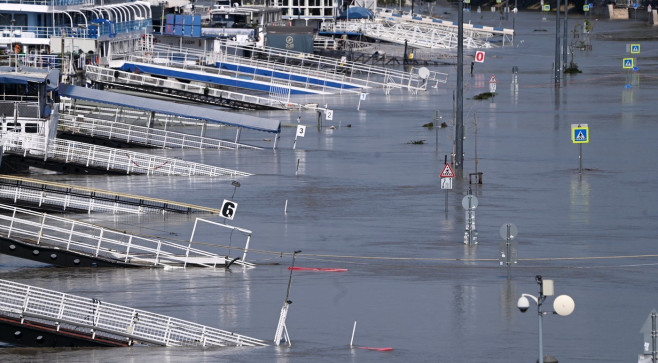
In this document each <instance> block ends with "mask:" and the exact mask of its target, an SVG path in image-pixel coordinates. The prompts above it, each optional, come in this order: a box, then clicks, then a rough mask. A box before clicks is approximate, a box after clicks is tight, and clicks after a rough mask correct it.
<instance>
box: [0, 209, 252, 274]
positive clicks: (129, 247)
mask: <svg viewBox="0 0 658 363" xmlns="http://www.w3.org/2000/svg"><path fill="white" fill-rule="evenodd" d="M0 236H2V237H4V238H7V239H11V240H21V241H29V243H33V244H35V245H43V246H45V247H56V248H59V249H60V250H65V251H71V252H74V253H78V254H84V255H86V256H94V257H98V258H103V259H105V260H114V261H120V262H123V263H131V264H137V265H142V266H145V267H149V266H152V267H186V266H187V265H188V264H190V265H192V264H193V265H195V266H202V267H209V268H215V267H217V266H222V267H223V266H224V265H225V264H227V263H228V262H229V261H227V260H228V258H227V257H226V256H220V255H218V254H215V253H211V252H207V251H203V250H200V249H197V248H192V247H191V244H192V242H191V241H190V242H189V243H188V244H187V245H183V244H178V243H174V242H170V241H163V240H161V239H155V238H145V237H141V236H137V235H133V234H130V233H126V232H123V231H116V230H112V229H109V228H105V227H101V226H98V225H94V224H91V223H85V222H81V221H77V220H75V219H69V218H64V217H60V216H55V215H51V214H47V213H38V212H34V211H32V210H29V209H23V208H18V207H14V206H10V205H5V204H0ZM247 241H248V240H247ZM247 248H248V247H245V251H244V254H245V256H246V253H247V251H246V250H247ZM51 257H52V256H51ZM55 258H57V256H55ZM235 264H238V265H242V266H245V267H250V268H251V267H254V265H253V264H251V263H248V262H246V261H244V259H243V260H242V261H235Z"/></svg>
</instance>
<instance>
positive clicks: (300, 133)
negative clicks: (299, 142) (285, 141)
mask: <svg viewBox="0 0 658 363" xmlns="http://www.w3.org/2000/svg"><path fill="white" fill-rule="evenodd" d="M304 135H306V126H304V125H297V136H299V137H304Z"/></svg>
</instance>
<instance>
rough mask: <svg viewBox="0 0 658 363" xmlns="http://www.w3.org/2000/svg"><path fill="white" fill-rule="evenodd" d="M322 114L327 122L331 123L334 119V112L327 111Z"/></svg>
mask: <svg viewBox="0 0 658 363" xmlns="http://www.w3.org/2000/svg"><path fill="white" fill-rule="evenodd" d="M324 114H325V116H326V118H327V121H331V120H333V119H334V110H327V111H325V112H324Z"/></svg>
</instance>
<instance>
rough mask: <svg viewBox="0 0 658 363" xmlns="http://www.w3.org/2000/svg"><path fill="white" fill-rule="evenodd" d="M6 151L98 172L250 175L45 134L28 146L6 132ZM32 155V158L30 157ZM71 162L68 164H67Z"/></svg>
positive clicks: (6, 152) (39, 162)
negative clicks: (49, 137)
mask: <svg viewBox="0 0 658 363" xmlns="http://www.w3.org/2000/svg"><path fill="white" fill-rule="evenodd" d="M2 142H3V147H4V154H5V155H14V156H17V157H22V158H23V159H26V161H29V160H31V161H32V162H33V164H34V163H38V164H40V165H43V166H44V167H45V166H46V164H47V163H59V164H60V165H62V168H63V170H68V169H74V168H75V167H76V166H78V167H79V168H83V169H86V170H94V171H96V172H111V173H125V174H147V175H169V176H172V175H179V176H192V175H195V176H198V175H203V176H230V177H236V176H247V175H251V174H250V173H245V172H241V171H237V170H231V169H226V168H220V167H217V166H212V165H207V164H201V163H195V162H190V161H185V160H181V159H175V158H169V157H164V156H159V155H151V154H145V153H140V152H135V151H130V150H125V149H115V148H110V147H104V146H99V145H93V144H87V143H83V142H77V141H70V140H63V139H60V138H54V139H50V140H49V139H48V138H47V137H46V136H38V137H35V136H33V137H32V143H33V144H35V145H36V146H34V147H31V148H25V147H24V145H23V140H22V138H21V137H20V135H16V136H15V135H13V134H12V133H6V134H4V135H2ZM28 159H29V160H28ZM69 165H70V166H71V168H69V167H68V166H69Z"/></svg>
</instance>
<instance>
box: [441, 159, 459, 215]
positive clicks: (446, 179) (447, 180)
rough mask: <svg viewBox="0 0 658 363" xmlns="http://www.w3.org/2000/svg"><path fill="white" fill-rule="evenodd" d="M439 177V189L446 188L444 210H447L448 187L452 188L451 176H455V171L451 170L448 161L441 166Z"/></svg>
mask: <svg viewBox="0 0 658 363" xmlns="http://www.w3.org/2000/svg"><path fill="white" fill-rule="evenodd" d="M439 177H440V178H441V189H445V190H446V206H445V211H446V212H448V189H452V178H454V177H455V173H454V172H453V171H452V168H451V167H450V164H449V163H446V166H444V167H443V170H441V173H440V174H439Z"/></svg>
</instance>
